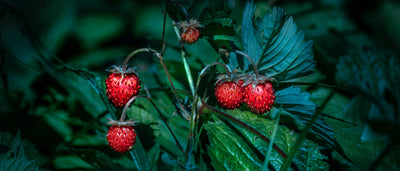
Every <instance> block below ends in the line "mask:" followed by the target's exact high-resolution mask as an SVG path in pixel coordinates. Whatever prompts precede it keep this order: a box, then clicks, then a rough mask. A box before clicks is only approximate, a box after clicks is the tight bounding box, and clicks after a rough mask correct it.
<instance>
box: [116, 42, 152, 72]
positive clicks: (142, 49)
mask: <svg viewBox="0 0 400 171" xmlns="http://www.w3.org/2000/svg"><path fill="white" fill-rule="evenodd" d="M140 52H152V50H151V49H149V48H141V49H136V50H134V51H132V52H131V53H129V55H128V56H127V57H126V58H125V61H124V64H123V65H122V71H126V69H127V68H128V62H129V60H130V59H131V58H132V57H133V56H135V55H136V54H138V53H140Z"/></svg>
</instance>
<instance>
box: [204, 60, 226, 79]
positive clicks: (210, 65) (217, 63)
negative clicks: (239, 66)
mask: <svg viewBox="0 0 400 171" xmlns="http://www.w3.org/2000/svg"><path fill="white" fill-rule="evenodd" d="M216 65H221V66H223V67H224V68H225V70H226V75H228V77H231V76H232V72H231V70H230V69H229V68H228V66H226V65H225V64H223V63H220V62H215V63H212V64H208V65H207V66H205V67H204V68H203V70H201V72H200V74H199V77H203V76H204V74H205V72H206V70H207V69H208V68H210V67H212V66H216Z"/></svg>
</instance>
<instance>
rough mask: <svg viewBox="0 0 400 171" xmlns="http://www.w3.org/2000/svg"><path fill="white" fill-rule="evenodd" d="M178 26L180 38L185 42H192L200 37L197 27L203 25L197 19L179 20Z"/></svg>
mask: <svg viewBox="0 0 400 171" xmlns="http://www.w3.org/2000/svg"><path fill="white" fill-rule="evenodd" d="M176 25H178V27H179V31H180V32H181V33H180V36H181V39H182V41H183V42H185V43H187V44H193V43H195V42H196V41H197V40H198V39H199V38H200V30H199V27H203V26H202V25H201V24H200V22H199V21H198V20H193V19H191V20H189V21H181V22H178V23H177V24H176Z"/></svg>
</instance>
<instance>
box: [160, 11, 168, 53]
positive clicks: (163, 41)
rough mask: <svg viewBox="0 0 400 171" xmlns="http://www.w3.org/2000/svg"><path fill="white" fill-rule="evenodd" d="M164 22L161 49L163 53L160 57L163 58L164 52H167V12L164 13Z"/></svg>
mask: <svg viewBox="0 0 400 171" xmlns="http://www.w3.org/2000/svg"><path fill="white" fill-rule="evenodd" d="M163 13H164V21H163V32H162V39H161V40H162V48H161V52H160V55H161V56H163V55H164V52H165V24H166V22H167V11H164V12H163Z"/></svg>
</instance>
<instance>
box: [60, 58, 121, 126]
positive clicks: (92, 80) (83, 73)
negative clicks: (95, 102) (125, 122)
mask: <svg viewBox="0 0 400 171" xmlns="http://www.w3.org/2000/svg"><path fill="white" fill-rule="evenodd" d="M62 67H63V68H64V69H65V70H68V71H72V72H73V73H75V74H76V75H78V76H80V77H82V78H83V79H85V80H87V81H88V82H89V84H90V85H91V86H92V87H93V89H94V90H96V93H97V94H99V96H100V98H101V100H102V101H103V103H104V104H105V106H106V107H107V109H108V111H109V112H110V113H111V116H113V117H114V118H113V119H115V117H116V111H117V110H116V109H115V107H114V106H113V105H112V104H111V103H110V101H109V100H108V96H107V95H106V93H105V90H104V88H103V86H102V84H101V83H100V78H99V77H98V76H96V75H95V74H94V73H92V72H89V71H87V70H84V69H80V68H74V67H72V66H68V65H64V66H62Z"/></svg>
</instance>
